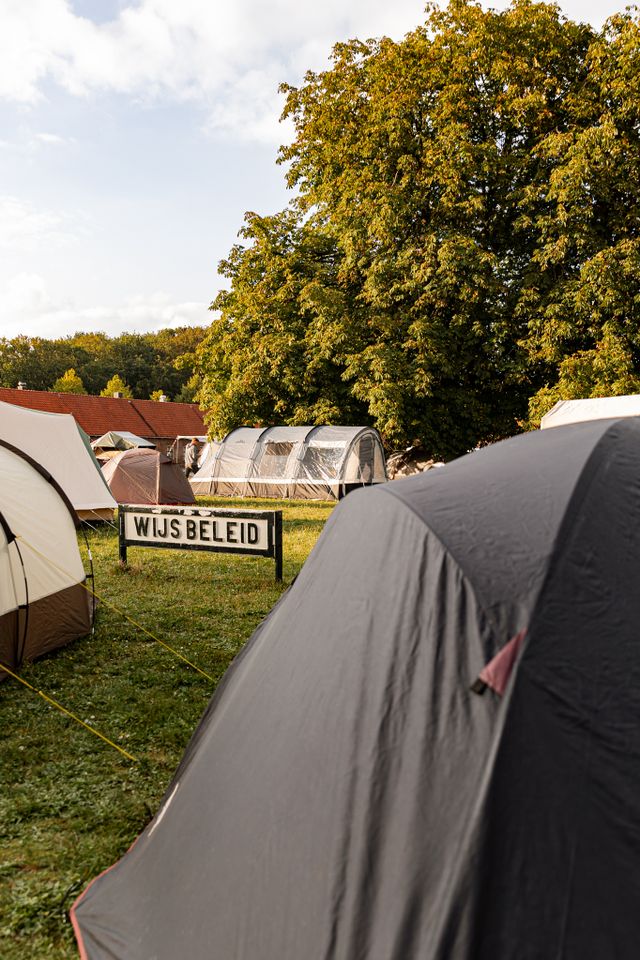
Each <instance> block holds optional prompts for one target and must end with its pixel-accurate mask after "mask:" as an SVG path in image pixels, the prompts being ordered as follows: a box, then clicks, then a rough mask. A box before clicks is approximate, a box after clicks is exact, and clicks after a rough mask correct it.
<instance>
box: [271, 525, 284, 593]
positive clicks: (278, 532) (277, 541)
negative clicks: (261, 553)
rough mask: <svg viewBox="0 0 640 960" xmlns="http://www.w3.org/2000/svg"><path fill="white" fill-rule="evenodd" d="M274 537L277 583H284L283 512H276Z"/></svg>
mask: <svg viewBox="0 0 640 960" xmlns="http://www.w3.org/2000/svg"><path fill="white" fill-rule="evenodd" d="M273 535H274V544H273V545H274V559H275V561H276V582H277V583H282V510H276V511H275V517H274V530H273Z"/></svg>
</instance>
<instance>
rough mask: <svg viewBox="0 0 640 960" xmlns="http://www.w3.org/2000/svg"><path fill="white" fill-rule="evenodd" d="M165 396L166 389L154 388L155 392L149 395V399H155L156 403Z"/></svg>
mask: <svg viewBox="0 0 640 960" xmlns="http://www.w3.org/2000/svg"><path fill="white" fill-rule="evenodd" d="M164 396H165V392H164V390H154V391H153V393H152V394H151V395H150V396H149V400H155V402H156V403H159V402H160V400H162V398H163V397H164Z"/></svg>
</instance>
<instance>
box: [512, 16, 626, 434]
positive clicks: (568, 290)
mask: <svg viewBox="0 0 640 960" xmlns="http://www.w3.org/2000/svg"><path fill="white" fill-rule="evenodd" d="M639 51H640V24H639V23H638V20H637V18H636V17H633V16H631V15H630V14H626V15H624V16H615V17H613V18H611V20H610V21H609V22H608V24H607V25H606V26H605V29H604V31H603V33H602V34H601V35H600V36H599V37H597V38H596V39H595V40H594V42H593V43H592V44H591V46H590V48H589V51H588V55H587V58H586V74H585V82H584V84H583V86H582V88H581V91H580V96H579V97H575V98H574V100H573V102H572V103H571V111H570V120H569V123H568V124H567V126H566V128H565V129H562V130H558V131H555V132H554V133H552V134H551V135H550V136H549V137H547V138H546V140H545V141H544V142H543V144H541V146H540V152H541V153H543V154H544V155H545V156H546V157H547V158H548V159H549V161H550V163H551V168H552V170H551V174H550V176H549V179H548V181H547V182H546V183H544V184H543V185H542V190H541V191H540V194H539V200H540V201H541V204H542V210H543V213H542V214H541V215H539V216H538V218H537V220H536V222H535V224H534V225H533V229H534V230H535V233H536V240H537V248H536V265H537V267H538V272H537V280H538V282H537V283H535V284H534V283H531V284H529V286H528V289H527V290H526V302H527V307H528V311H529V313H530V320H529V333H528V337H527V339H526V346H527V348H528V350H529V352H530V357H531V361H532V363H533V364H535V365H537V366H538V367H540V366H542V367H543V368H544V369H545V379H546V384H545V385H544V386H543V387H542V388H541V389H540V390H539V391H538V393H536V394H535V395H534V397H533V398H532V400H531V404H530V410H529V412H530V425H533V426H535V424H536V423H537V422H538V420H539V418H540V416H542V415H543V414H544V413H545V412H546V410H548V409H549V407H550V406H551V405H552V404H553V403H554V402H555V400H558V399H571V398H574V397H588V396H608V395H616V394H620V393H632V392H640V70H639V69H638V56H639V53H638V52H639Z"/></svg>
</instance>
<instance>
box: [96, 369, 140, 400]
mask: <svg viewBox="0 0 640 960" xmlns="http://www.w3.org/2000/svg"><path fill="white" fill-rule="evenodd" d="M115 393H119V394H120V396H121V397H129V398H131V397H133V394H132V392H131V387H130V386H129V385H128V384H126V383H125V382H124V380H123V379H122V377H121V376H120V374H119V373H114V375H113V376H112V377H111V379H110V380H108V381H107V385H106V386H105V388H104V390H101V391H100V396H101V397H112V396H113V395H114V394H115Z"/></svg>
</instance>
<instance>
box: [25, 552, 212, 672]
mask: <svg viewBox="0 0 640 960" xmlns="http://www.w3.org/2000/svg"><path fill="white" fill-rule="evenodd" d="M16 539H17V540H21V541H22V543H24V545H25V546H27V547H29V549H30V550H33V552H34V553H35V554H37V555H38V556H39V557H41V559H43V560H44V561H45V562H46V563H48V564H50V565H51V566H52V567H54V568H55V569H56V570H58V571H59V572H60V573H64V574H67V571H66V570H64V569H63V568H62V567H60V566H58V564H57V563H54V562H53V560H52V559H51V558H50V557H47V556H46V555H45V554H44V553H41V552H40V550H38V549H36V547H34V546H33V544H31V543H29V541H28V540H25V539H24V537H21V536H17V537H16ZM82 586H83V587H84V589H85V590H86V591H87V593H90V594H91V595H92V596H94V597H95V598H96V599H97V600H99V601H100V603H104V605H105V607H109V609H111V610H113V611H114V612H115V613H119V614H120V616H121V617H124V618H125V620H128V621H129V623H132V624H133V626H134V627H137V628H138V630H141V631H142V632H143V633H146V635H147V636H148V637H151V639H152V640H155V642H156V643H159V644H160V646H161V647H164V648H165V649H166V650H169V651H170V653H173V654H174V656H176V657H178V659H179V660H182V661H183V662H184V663H186V664H187V665H188V666H189V667H192V668H193V669H194V670H195V671H196V672H197V673H200V674H201V675H202V676H203V677H206V679H207V680H210V681H211V683H215V680H214V679H213V677H212V676H211V675H210V674H208V673H207V672H206V671H205V670H202V668H201V667H198V666H197V665H196V664H195V663H193V662H192V661H191V660H189V659H187V657H185V656H183V655H182V654H181V653H180V652H179V651H178V650H176V649H175V647H172V646H171V645H170V644H168V643H166V641H164V640H161V639H160V637H156V636H155V634H153V633H151V631H150V630H147V628H146V627H143V626H142V624H141V623H138V621H137V620H134V619H133V617H130V616H129V614H128V613H126V612H125V611H124V610H122V609H121V608H120V607H117V606H116V605H115V603H111V601H109V600H107V599H105V597H103V596H101V595H100V594H99V593H98V592H97V591H96V590H95V589H93V590H92V589H91V588H90V587H88V586H87V585H86V584H84V583H83V584H82Z"/></svg>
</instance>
